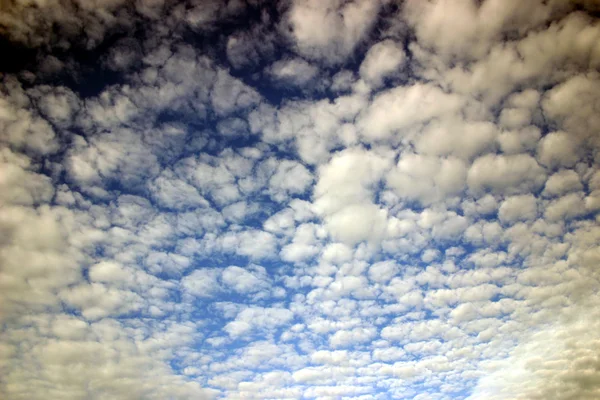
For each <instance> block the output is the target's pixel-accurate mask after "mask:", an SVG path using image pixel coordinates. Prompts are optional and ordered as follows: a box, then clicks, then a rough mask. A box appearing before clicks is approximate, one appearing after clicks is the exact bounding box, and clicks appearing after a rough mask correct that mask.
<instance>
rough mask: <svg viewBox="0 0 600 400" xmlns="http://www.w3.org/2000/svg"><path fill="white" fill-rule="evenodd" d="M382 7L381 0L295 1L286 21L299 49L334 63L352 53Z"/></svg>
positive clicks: (312, 56) (311, 55)
mask: <svg viewBox="0 0 600 400" xmlns="http://www.w3.org/2000/svg"><path fill="white" fill-rule="evenodd" d="M379 7H380V3H379V1H367V0H356V1H351V2H347V3H343V2H340V1H339V0H327V1H325V2H320V1H314V0H309V1H293V2H292V4H291V7H290V9H289V10H288V12H287V13H286V20H285V24H286V25H288V26H289V35H290V37H291V38H292V40H294V42H295V46H296V49H297V51H298V52H299V53H301V54H302V55H304V56H306V57H309V58H312V59H316V60H320V61H324V62H326V63H331V64H334V63H339V62H342V61H344V60H345V59H346V57H348V56H350V55H351V54H352V52H353V51H354V49H355V47H356V46H357V45H358V44H359V43H360V42H361V41H362V40H363V38H364V37H365V35H367V34H368V32H369V31H370V29H371V27H372V25H373V22H374V21H375V18H376V17H377V13H378V12H379ZM317 26H318V27H320V29H315V27H317ZM284 29H285V28H284Z"/></svg>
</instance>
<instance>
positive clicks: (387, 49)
mask: <svg viewBox="0 0 600 400" xmlns="http://www.w3.org/2000/svg"><path fill="white" fill-rule="evenodd" d="M405 59H406V55H405V54H404V50H403V49H402V47H401V46H400V45H399V44H398V43H394V42H393V41H392V40H389V39H388V40H384V41H382V42H379V43H377V44H375V45H374V46H372V47H371V48H370V49H369V51H368V52H367V54H366V56H365V59H364V61H363V62H362V64H361V65H360V69H359V73H360V76H361V78H362V79H364V80H365V81H367V82H369V83H370V84H372V85H374V86H378V85H380V84H381V83H382V80H383V79H384V78H386V77H388V76H390V75H394V74H397V73H398V72H400V69H401V67H402V65H403V64H404V61H405Z"/></svg>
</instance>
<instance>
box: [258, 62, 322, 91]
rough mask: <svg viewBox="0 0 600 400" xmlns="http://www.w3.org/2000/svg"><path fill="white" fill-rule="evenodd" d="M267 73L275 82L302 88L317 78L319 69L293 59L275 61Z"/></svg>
mask: <svg viewBox="0 0 600 400" xmlns="http://www.w3.org/2000/svg"><path fill="white" fill-rule="evenodd" d="M267 73H268V74H269V75H270V76H271V77H272V79H273V80H275V81H276V82H280V83H282V84H284V85H290V86H298V87H302V86H304V85H306V84H308V83H309V82H310V81H312V80H313V79H315V78H316V77H317V75H318V74H319V69H318V68H317V67H315V66H314V65H311V64H309V63H308V62H306V61H304V60H303V59H301V58H294V59H290V60H280V61H276V62H275V63H273V64H272V65H271V66H270V67H269V68H268V69H267Z"/></svg>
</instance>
